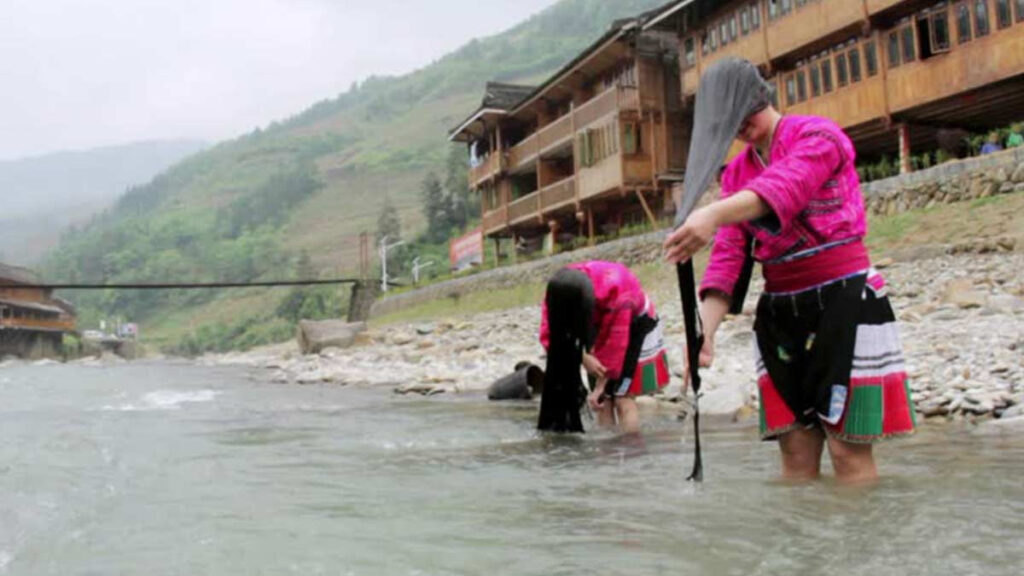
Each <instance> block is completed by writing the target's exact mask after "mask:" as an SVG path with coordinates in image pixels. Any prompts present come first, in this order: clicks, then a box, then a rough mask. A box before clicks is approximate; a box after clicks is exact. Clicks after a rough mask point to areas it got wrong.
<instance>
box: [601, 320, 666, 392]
mask: <svg viewBox="0 0 1024 576" xmlns="http://www.w3.org/2000/svg"><path fill="white" fill-rule="evenodd" d="M622 374H623V377H622V378H620V379H619V380H618V381H612V382H609V383H608V388H607V389H608V390H609V391H613V390H614V394H615V396H646V395H650V394H654V393H655V392H657V391H658V390H661V389H662V388H664V387H665V386H666V385H667V384H668V382H669V371H668V355H667V354H666V353H665V337H664V335H663V333H662V330H661V321H660V320H659V319H658V318H657V317H654V316H650V315H648V314H641V315H639V316H637V317H636V318H634V319H633V322H632V323H631V325H630V330H629V345H628V346H627V348H626V358H625V362H624V363H623V368H622Z"/></svg>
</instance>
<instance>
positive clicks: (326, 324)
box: [296, 320, 366, 354]
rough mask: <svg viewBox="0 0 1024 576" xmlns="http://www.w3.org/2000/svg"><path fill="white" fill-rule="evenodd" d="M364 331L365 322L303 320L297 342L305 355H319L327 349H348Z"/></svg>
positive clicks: (297, 332) (297, 331)
mask: <svg viewBox="0 0 1024 576" xmlns="http://www.w3.org/2000/svg"><path fill="white" fill-rule="evenodd" d="M364 330H366V323H365V322H352V323H349V322H344V321H342V320H324V321H319V322H316V321H312V320H301V321H299V326H298V328H297V329H296V340H297V341H298V343H299V348H300V349H301V350H302V353H303V354H318V353H320V351H322V350H325V349H327V348H348V347H349V346H351V345H352V343H353V342H354V341H355V338H356V336H357V335H358V334H360V333H361V332H363V331H364Z"/></svg>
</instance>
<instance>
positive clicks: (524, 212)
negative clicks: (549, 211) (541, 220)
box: [508, 191, 540, 225]
mask: <svg viewBox="0 0 1024 576" xmlns="http://www.w3.org/2000/svg"><path fill="white" fill-rule="evenodd" d="M539 215H540V192H539V191H538V192H531V193H530V194H527V195H526V196H523V197H522V198H519V199H518V200H514V201H512V202H511V203H510V204H509V205H508V223H509V225H513V224H519V223H521V222H523V221H524V220H528V219H530V218H533V217H538V216H539Z"/></svg>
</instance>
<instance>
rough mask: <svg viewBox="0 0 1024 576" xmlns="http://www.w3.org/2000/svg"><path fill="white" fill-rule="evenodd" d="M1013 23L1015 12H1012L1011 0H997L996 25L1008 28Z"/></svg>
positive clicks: (1000, 27)
mask: <svg viewBox="0 0 1024 576" xmlns="http://www.w3.org/2000/svg"><path fill="white" fill-rule="evenodd" d="M1010 24H1013V14H1011V13H1010V0H996V26H997V27H998V28H999V29H1003V28H1006V27H1007V26H1009V25H1010Z"/></svg>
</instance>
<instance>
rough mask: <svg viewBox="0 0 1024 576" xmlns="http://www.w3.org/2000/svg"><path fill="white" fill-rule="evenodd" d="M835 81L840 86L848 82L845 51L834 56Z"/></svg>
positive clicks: (848, 75) (848, 72) (848, 71)
mask: <svg viewBox="0 0 1024 576" xmlns="http://www.w3.org/2000/svg"><path fill="white" fill-rule="evenodd" d="M836 82H837V83H838V84H839V86H840V87H843V86H846V85H847V84H849V83H850V70H849V68H847V66H846V53H845V52H843V53H841V54H838V55H837V56H836Z"/></svg>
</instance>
